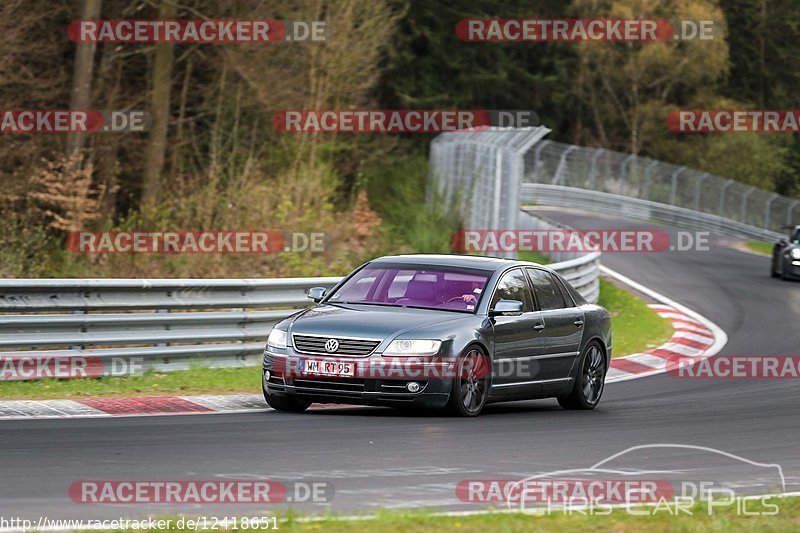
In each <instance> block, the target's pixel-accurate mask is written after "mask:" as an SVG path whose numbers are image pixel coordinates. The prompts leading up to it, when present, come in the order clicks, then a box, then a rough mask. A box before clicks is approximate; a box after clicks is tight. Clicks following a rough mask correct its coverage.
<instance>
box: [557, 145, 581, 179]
mask: <svg viewBox="0 0 800 533" xmlns="http://www.w3.org/2000/svg"><path fill="white" fill-rule="evenodd" d="M577 148H578V147H577V146H575V145H572V146H570V147H569V148H567V149H566V150H564V151H563V152H561V157H560V158H559V160H558V168H557V169H556V175H555V176H554V177H553V185H560V184H561V176H562V175H563V174H564V167H566V166H567V156H568V155H569V154H570V152H572V151H574V150H575V149H577Z"/></svg>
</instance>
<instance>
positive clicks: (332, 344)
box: [325, 339, 339, 353]
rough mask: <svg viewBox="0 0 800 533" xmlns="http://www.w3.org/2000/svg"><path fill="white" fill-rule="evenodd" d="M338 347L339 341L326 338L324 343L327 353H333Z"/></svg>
mask: <svg viewBox="0 0 800 533" xmlns="http://www.w3.org/2000/svg"><path fill="white" fill-rule="evenodd" d="M338 349H339V341H337V340H336V339H328V341H327V342H326V343H325V351H326V352H328V353H333V352H335V351H336V350H338Z"/></svg>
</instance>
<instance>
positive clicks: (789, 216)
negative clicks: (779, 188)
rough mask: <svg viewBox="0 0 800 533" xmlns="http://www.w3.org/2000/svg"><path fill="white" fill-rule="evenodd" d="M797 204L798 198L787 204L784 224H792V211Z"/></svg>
mask: <svg viewBox="0 0 800 533" xmlns="http://www.w3.org/2000/svg"><path fill="white" fill-rule="evenodd" d="M798 205H800V200H795V201H794V202H792V203H791V205H790V206H789V209H787V210H786V225H787V226H789V225H791V224H792V213H793V212H794V209H795V208H796V207H797V206H798Z"/></svg>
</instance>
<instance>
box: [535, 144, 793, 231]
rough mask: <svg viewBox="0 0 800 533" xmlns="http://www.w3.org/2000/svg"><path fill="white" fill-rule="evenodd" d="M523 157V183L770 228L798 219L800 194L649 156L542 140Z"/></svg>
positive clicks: (776, 227) (771, 229)
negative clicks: (624, 198)
mask: <svg viewBox="0 0 800 533" xmlns="http://www.w3.org/2000/svg"><path fill="white" fill-rule="evenodd" d="M524 161H525V162H524V170H523V172H524V176H523V178H522V182H523V183H528V184H545V185H558V186H563V187H576V188H580V189H589V190H593V191H597V192H604V193H609V194H615V195H620V196H627V197H629V198H637V199H641V200H646V201H651V202H655V203H659V204H665V205H670V206H674V207H680V208H683V209H689V210H692V211H696V212H699V213H705V214H708V215H714V216H718V217H722V218H725V219H728V220H731V221H734V222H739V223H741V224H746V225H748V226H753V227H754V228H759V229H762V230H767V231H772V232H779V231H780V230H781V226H783V225H788V224H797V223H800V200H796V199H792V198H787V197H785V196H781V195H779V194H775V193H770V192H767V191H764V190H761V189H758V188H756V187H751V186H749V185H745V184H743V183H740V182H736V181H733V180H730V179H726V178H722V177H720V176H715V175H713V174H709V173H708V172H700V171H698V170H694V169H691V168H687V167H684V166H678V165H673V164H670V163H664V162H663V161H657V160H654V159H650V158H647V157H637V156H634V155H632V154H624V153H620V152H613V151H610V150H604V149H601V148H586V147H581V146H574V145H570V144H562V143H556V142H552V141H543V142H541V143H539V144H538V145H537V146H536V147H534V148H533V149H532V150H528V151H527V152H526V153H525V156H524Z"/></svg>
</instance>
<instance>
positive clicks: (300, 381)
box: [262, 255, 612, 416]
mask: <svg viewBox="0 0 800 533" xmlns="http://www.w3.org/2000/svg"><path fill="white" fill-rule="evenodd" d="M308 297H309V298H310V299H311V300H313V301H314V302H315V304H316V305H314V306H313V307H311V308H308V309H305V310H303V311H300V312H298V313H296V314H294V315H292V316H291V317H289V318H286V319H285V320H282V321H281V322H279V323H277V324H276V325H275V327H274V328H273V329H272V331H271V333H270V335H269V339H268V341H267V346H266V350H265V352H264V363H263V373H262V388H263V392H264V398H265V399H266V401H267V403H268V404H269V405H270V406H271V407H273V408H274V409H276V410H279V411H290V412H301V411H304V410H305V409H307V408H308V407H309V406H310V405H311V404H312V403H336V404H343V403H344V404H357V405H385V406H394V407H422V408H431V409H447V410H448V411H449V412H451V413H453V414H455V415H459V416H476V415H478V414H479V413H480V412H481V410H482V409H483V407H484V406H485V405H486V404H488V403H493V402H504V401H515V400H528V399H538V398H556V399H557V400H558V403H559V404H560V405H561V406H562V407H564V408H566V409H594V408H595V406H597V404H598V402H599V401H600V396H601V395H602V393H603V386H604V382H605V376H606V372H607V370H608V367H609V362H610V360H611V348H612V344H611V320H610V315H609V313H608V311H606V309H604V308H603V307H601V306H599V305H596V304H592V303H588V302H587V301H586V300H585V299H584V298H583V297H582V296H581V294H580V293H579V292H578V291H577V290H576V289H575V288H573V287H572V286H571V285H570V284H569V283H568V282H567V281H565V279H564V278H563V277H562V276H561V275H559V274H558V273H557V272H555V271H554V270H552V269H549V268H547V267H545V266H542V265H539V264H536V263H530V262H526V261H517V260H510V259H500V258H489V257H478V256H459V255H397V256H387V257H381V258H378V259H375V260H373V261H370V262H368V263H366V264H364V265H362V266H361V267H359V268H357V269H356V270H355V271H353V272H352V273H351V274H349V275H348V276H347V277H345V278H344V279H343V280H342V281H341V282H340V283H338V284H337V285H336V286H335V287H333V288H332V289H331V290H326V289H325V288H323V287H315V288H312V289H309V291H308Z"/></svg>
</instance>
